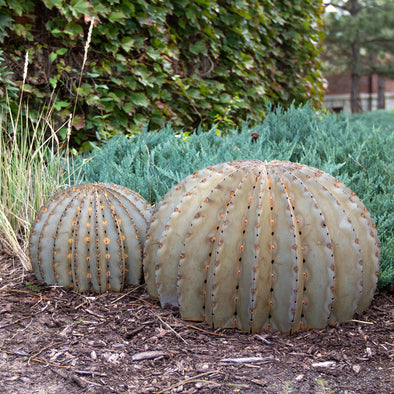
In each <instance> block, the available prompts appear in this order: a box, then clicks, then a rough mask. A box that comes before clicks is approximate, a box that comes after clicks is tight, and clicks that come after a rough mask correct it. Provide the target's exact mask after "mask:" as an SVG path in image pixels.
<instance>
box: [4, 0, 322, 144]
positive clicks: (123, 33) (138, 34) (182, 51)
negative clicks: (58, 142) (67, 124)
mask: <svg viewBox="0 0 394 394" xmlns="http://www.w3.org/2000/svg"><path fill="white" fill-rule="evenodd" d="M0 6H1V8H0V43H1V46H2V48H3V50H4V53H3V57H4V61H3V64H2V65H3V66H4V64H5V65H6V70H7V71H8V72H12V74H11V79H12V80H14V81H15V82H16V84H17V85H18V84H19V85H20V83H21V81H22V76H23V67H24V55H25V52H26V51H28V52H29V72H28V79H27V86H26V87H25V89H26V91H27V92H28V94H30V95H31V97H32V98H33V99H36V100H38V102H40V103H42V102H43V99H45V98H48V97H50V95H51V94H52V92H53V91H54V90H55V94H56V97H57V102H56V103H55V109H56V111H58V113H59V115H60V117H63V119H64V120H65V119H67V118H68V115H69V113H70V112H71V111H72V110H73V106H74V102H75V98H76V91H77V86H78V81H79V75H80V72H81V69H82V64H83V58H84V48H85V43H86V40H87V35H88V30H89V26H90V23H91V21H92V19H93V18H94V22H93V24H94V27H93V31H92V37H91V44H90V47H89V51H88V56H87V62H86V65H85V68H84V70H83V76H82V83H81V88H80V90H79V92H78V96H79V100H78V105H77V108H76V117H75V121H74V133H73V135H74V138H75V139H76V142H77V143H78V144H81V143H83V141H84V140H89V139H90V140H91V139H94V138H102V137H103V136H104V135H105V134H106V133H110V134H111V135H112V134H114V133H118V132H121V133H125V132H126V133H135V132H138V131H139V130H140V129H141V128H142V127H143V126H146V124H147V123H148V122H149V129H150V130H155V129H159V128H161V127H163V126H164V125H165V124H166V123H168V122H170V123H171V124H173V125H176V126H181V127H185V128H186V129H188V128H190V129H193V128H195V127H197V126H199V125H201V124H202V125H205V126H207V127H208V126H210V125H211V124H212V123H213V122H215V121H216V122H220V123H221V124H222V125H223V124H225V123H231V122H234V123H238V122H239V121H242V120H245V119H246V118H248V119H249V121H250V122H255V121H257V122H259V121H261V119H262V117H263V116H264V114H265V111H264V108H265V103H264V102H265V101H267V100H268V101H269V102H271V103H273V104H274V105H276V104H280V105H282V106H285V107H286V106H288V105H289V104H290V103H291V102H293V101H295V102H297V103H303V102H306V101H307V100H311V101H312V102H313V103H314V104H315V106H319V105H320V101H321V98H322V91H323V85H324V84H323V78H322V75H321V72H320V64H319V61H318V55H319V52H320V49H319V48H320V45H319V43H320V40H321V38H322V20H321V16H322V12H323V8H322V1H321V0H281V1H272V0H262V1H256V0H235V1H221V0H194V1H190V0H133V1H131V0H90V1H88V0H72V1H65V0H36V1H32V0H7V1H5V0H0ZM8 78H9V76H8ZM3 79H4V78H2V73H0V82H1V81H3ZM4 91H5V89H4V88H2V87H1V86H0V95H3V97H0V99H4V96H5V93H4ZM78 130H80V131H78Z"/></svg>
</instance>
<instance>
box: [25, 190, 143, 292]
mask: <svg viewBox="0 0 394 394" xmlns="http://www.w3.org/2000/svg"><path fill="white" fill-rule="evenodd" d="M150 218H151V207H150V205H149V204H148V203H147V202H146V201H145V200H144V199H143V198H142V197H141V196H140V195H139V194H137V193H135V192H133V191H131V190H129V189H127V188H125V187H123V186H119V185H114V184H105V183H98V184H82V185H77V186H73V187H70V188H68V189H65V190H63V191H62V192H60V193H58V194H57V195H56V196H55V197H54V198H53V199H52V200H51V201H50V202H49V203H48V204H46V205H45V206H43V207H42V208H41V210H40V212H39V213H38V216H37V218H36V220H35V222H34V223H33V226H32V229H31V236H30V245H29V249H30V260H31V263H32V266H33V269H34V271H35V274H36V276H37V278H38V280H40V281H44V282H46V283H47V284H51V285H52V284H58V285H60V286H64V287H74V288H76V289H77V290H78V291H81V292H82V291H85V290H94V291H96V292H103V291H105V290H107V289H111V290H114V291H121V290H122V289H123V287H124V286H125V285H127V284H134V285H135V284H140V283H141V282H142V280H143V275H142V251H143V247H144V242H145V238H146V229H147V226H148V224H149V222H150Z"/></svg>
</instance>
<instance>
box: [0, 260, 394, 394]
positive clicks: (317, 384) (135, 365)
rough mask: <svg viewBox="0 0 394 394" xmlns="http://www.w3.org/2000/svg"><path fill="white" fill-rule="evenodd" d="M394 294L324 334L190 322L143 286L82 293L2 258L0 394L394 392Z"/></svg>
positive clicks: (377, 298) (379, 297)
mask: <svg viewBox="0 0 394 394" xmlns="http://www.w3.org/2000/svg"><path fill="white" fill-rule="evenodd" d="M393 299H394V295H393V293H392V292H390V291H380V292H377V294H376V296H375V298H374V300H373V302H372V305H371V307H370V309H369V310H368V311H367V312H365V313H364V314H362V315H358V316H355V317H354V320H352V321H350V322H347V323H342V324H337V325H336V326H333V327H329V328H327V329H325V330H315V331H302V332H298V333H296V334H294V335H291V336H289V335H284V334H281V333H279V332H274V331H266V332H261V333H259V334H254V335H248V334H246V333H242V332H239V331H237V330H212V329H210V328H209V327H208V326H207V325H206V324H204V323H191V322H185V321H183V320H181V319H180V318H179V315H178V314H177V311H172V310H162V309H161V308H160V306H159V304H158V303H157V302H155V301H152V300H151V299H150V298H149V296H148V295H147V293H146V291H145V289H144V288H143V287H140V288H128V289H126V291H125V292H123V293H106V294H102V295H97V294H82V295H81V294H78V293H76V292H75V291H73V290H69V289H62V288H56V287H49V286H45V285H42V284H40V283H38V282H36V281H35V278H34V276H33V275H32V274H30V273H27V274H26V273H24V272H23V270H22V269H21V268H20V264H19V262H17V261H15V262H14V261H13V260H12V259H10V258H9V257H7V256H4V255H1V257H0V392H2V393H3V392H4V393H51V394H52V393H70V394H71V393H112V392H114V393H173V392H182V393H197V392H199V393H230V392H231V393H233V392H243V393H291V392H293V393H349V394H350V393H364V394H366V393H393V392H394V379H393V376H394V363H393V358H394V341H393V336H394V330H393V329H394V304H393Z"/></svg>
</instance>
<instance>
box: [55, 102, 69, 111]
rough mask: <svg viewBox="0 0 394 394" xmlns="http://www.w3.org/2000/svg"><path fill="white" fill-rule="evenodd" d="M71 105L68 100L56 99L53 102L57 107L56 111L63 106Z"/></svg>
mask: <svg viewBox="0 0 394 394" xmlns="http://www.w3.org/2000/svg"><path fill="white" fill-rule="evenodd" d="M69 105H70V103H68V102H66V101H55V102H54V103H53V107H54V108H55V109H56V111H60V110H61V109H63V108H67V107H68V106H69Z"/></svg>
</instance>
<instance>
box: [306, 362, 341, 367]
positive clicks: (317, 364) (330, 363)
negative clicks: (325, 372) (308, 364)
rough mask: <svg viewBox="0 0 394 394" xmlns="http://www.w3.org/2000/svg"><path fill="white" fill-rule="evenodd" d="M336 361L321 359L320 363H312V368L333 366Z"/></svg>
mask: <svg viewBox="0 0 394 394" xmlns="http://www.w3.org/2000/svg"><path fill="white" fill-rule="evenodd" d="M336 365H337V363H336V362H335V361H322V362H320V363H312V367H313V368H334V367H336Z"/></svg>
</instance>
